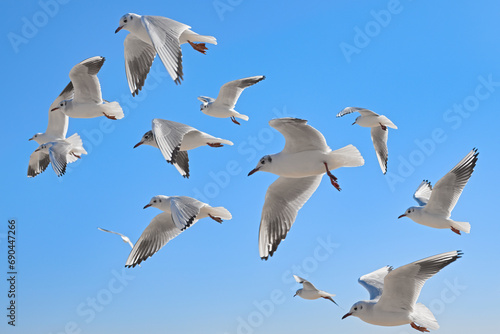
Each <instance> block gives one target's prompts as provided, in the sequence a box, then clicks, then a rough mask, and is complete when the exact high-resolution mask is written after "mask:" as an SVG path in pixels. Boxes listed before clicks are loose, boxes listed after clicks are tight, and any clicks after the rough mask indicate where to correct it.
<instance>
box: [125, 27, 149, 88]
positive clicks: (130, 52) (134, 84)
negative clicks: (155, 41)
mask: <svg viewBox="0 0 500 334" xmlns="http://www.w3.org/2000/svg"><path fill="white" fill-rule="evenodd" d="M123 44H124V47H125V48H124V49H125V72H126V74H127V81H128V86H129V88H130V92H131V93H132V96H135V95H137V94H138V93H139V91H140V90H141V89H142V87H143V86H144V82H145V80H146V77H147V76H148V73H149V70H150V69H151V65H152V64H153V60H154V59H155V56H156V50H155V48H154V47H153V46H152V45H151V44H148V43H146V42H143V41H142V40H140V39H139V38H137V37H135V36H134V35H132V34H128V35H127V37H126V38H125V41H124V42H123Z"/></svg>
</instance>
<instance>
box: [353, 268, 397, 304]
mask: <svg viewBox="0 0 500 334" xmlns="http://www.w3.org/2000/svg"><path fill="white" fill-rule="evenodd" d="M391 270H392V267H390V266H385V267H382V268H380V269H378V270H375V271H374V272H371V273H369V274H366V275H363V276H361V277H360V278H359V279H358V283H359V284H361V285H362V286H363V287H364V288H365V289H366V290H368V293H369V294H370V300H378V299H379V298H380V296H381V295H382V292H383V290H384V278H385V276H387V274H388V273H389V272H390V271H391Z"/></svg>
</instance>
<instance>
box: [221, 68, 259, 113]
mask: <svg viewBox="0 0 500 334" xmlns="http://www.w3.org/2000/svg"><path fill="white" fill-rule="evenodd" d="M265 78H266V77H265V76H263V75H258V76H254V77H248V78H243V79H238V80H233V81H230V82H227V83H225V84H224V85H222V87H221V88H220V91H219V95H218V96H217V99H216V100H215V103H216V104H221V105H224V106H225V107H228V108H229V109H232V108H234V107H235V105H236V102H238V98H239V97H240V95H241V93H242V92H243V90H244V89H245V88H247V87H250V86H252V85H255V84H256V83H257V82H260V81H262V80H264V79H265Z"/></svg>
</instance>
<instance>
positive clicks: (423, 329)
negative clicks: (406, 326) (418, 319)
mask: <svg viewBox="0 0 500 334" xmlns="http://www.w3.org/2000/svg"><path fill="white" fill-rule="evenodd" d="M410 325H411V327H412V328H415V329H416V330H417V331H419V332H429V330H428V329H427V328H425V327H422V326H419V325H417V324H416V323H414V322H412V323H411V324H410Z"/></svg>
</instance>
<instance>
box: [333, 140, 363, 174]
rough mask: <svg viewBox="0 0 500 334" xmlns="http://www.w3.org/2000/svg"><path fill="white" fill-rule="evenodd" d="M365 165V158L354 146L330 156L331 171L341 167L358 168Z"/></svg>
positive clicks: (334, 152) (348, 146) (343, 148)
mask: <svg viewBox="0 0 500 334" xmlns="http://www.w3.org/2000/svg"><path fill="white" fill-rule="evenodd" d="M364 164H365V160H364V159H363V156H361V153H359V151H358V149H357V148H356V147H355V146H354V145H347V146H345V147H342V148H339V149H338V150H335V151H332V152H330V154H329V161H328V167H329V169H330V170H332V169H336V168H339V167H358V166H363V165H364Z"/></svg>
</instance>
